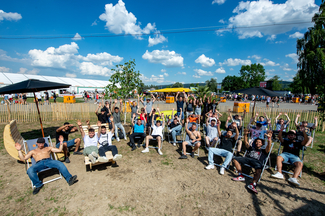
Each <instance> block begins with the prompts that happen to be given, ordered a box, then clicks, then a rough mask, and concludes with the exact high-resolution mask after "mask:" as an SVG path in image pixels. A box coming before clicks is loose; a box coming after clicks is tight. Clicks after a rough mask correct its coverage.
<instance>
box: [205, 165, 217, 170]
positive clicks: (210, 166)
mask: <svg viewBox="0 0 325 216" xmlns="http://www.w3.org/2000/svg"><path fill="white" fill-rule="evenodd" d="M214 168H215V167H214V165H213V164H209V165H208V166H206V167H205V168H204V169H207V170H209V169H214Z"/></svg>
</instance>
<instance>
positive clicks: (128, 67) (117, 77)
mask: <svg viewBox="0 0 325 216" xmlns="http://www.w3.org/2000/svg"><path fill="white" fill-rule="evenodd" d="M135 65H136V64H135V60H134V59H133V60H129V61H128V62H125V63H124V64H119V65H116V66H115V67H116V68H114V69H111V70H112V72H114V74H113V75H112V76H111V77H110V79H109V81H110V82H111V84H108V85H107V86H106V88H105V90H106V93H108V92H111V93H114V94H115V96H123V97H124V96H126V95H130V94H132V93H133V92H134V90H137V91H138V92H139V90H141V88H142V87H143V83H142V81H141V79H140V72H139V71H136V70H135ZM106 95H108V94H106Z"/></svg>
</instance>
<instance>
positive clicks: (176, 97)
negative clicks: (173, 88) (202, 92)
mask: <svg viewBox="0 0 325 216" xmlns="http://www.w3.org/2000/svg"><path fill="white" fill-rule="evenodd" d="M178 95H179V91H178V92H177V94H176V97H175V101H177V98H178Z"/></svg>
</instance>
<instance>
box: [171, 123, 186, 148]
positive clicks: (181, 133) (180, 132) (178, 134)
mask: <svg viewBox="0 0 325 216" xmlns="http://www.w3.org/2000/svg"><path fill="white" fill-rule="evenodd" d="M167 130H168V132H167V139H168V142H169V143H173V140H172V134H171V133H170V132H169V130H170V128H169V126H168V125H167ZM183 133H184V128H183V127H182V130H181V131H179V132H176V143H178V144H180V143H182V135H183ZM177 136H181V140H177Z"/></svg>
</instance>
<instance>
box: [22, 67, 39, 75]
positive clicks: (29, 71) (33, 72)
mask: <svg viewBox="0 0 325 216" xmlns="http://www.w3.org/2000/svg"><path fill="white" fill-rule="evenodd" d="M18 73H19V74H31V75H36V74H38V73H39V70H38V69H35V68H34V69H33V70H28V69H27V68H20V69H19V72H18Z"/></svg>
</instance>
